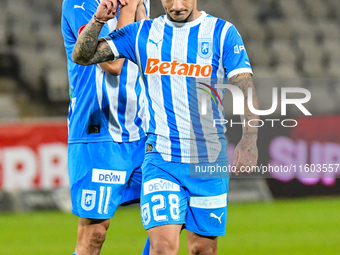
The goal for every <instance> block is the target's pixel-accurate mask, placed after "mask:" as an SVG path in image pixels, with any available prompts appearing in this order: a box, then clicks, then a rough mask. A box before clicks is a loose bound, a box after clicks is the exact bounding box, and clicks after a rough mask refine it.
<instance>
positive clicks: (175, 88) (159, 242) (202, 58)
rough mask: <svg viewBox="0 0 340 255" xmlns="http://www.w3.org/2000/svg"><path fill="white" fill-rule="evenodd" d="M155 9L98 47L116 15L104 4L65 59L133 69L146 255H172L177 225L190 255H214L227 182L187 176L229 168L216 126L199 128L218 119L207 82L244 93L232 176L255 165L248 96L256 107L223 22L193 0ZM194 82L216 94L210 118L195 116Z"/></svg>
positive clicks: (246, 70)
mask: <svg viewBox="0 0 340 255" xmlns="http://www.w3.org/2000/svg"><path fill="white" fill-rule="evenodd" d="M161 1H162V4H163V7H164V9H165V12H166V15H165V16H161V17H159V18H156V19H154V20H142V21H141V22H138V23H133V24H130V25H128V26H126V27H124V28H122V29H120V30H118V31H115V32H113V33H111V34H110V35H109V37H105V38H101V39H99V40H98V36H99V33H100V31H101V29H102V27H103V24H102V23H101V22H103V21H107V20H109V19H111V18H113V17H114V16H115V12H116V10H115V6H116V2H115V0H103V1H102V2H101V4H100V5H99V7H98V9H97V11H96V14H95V15H96V18H92V19H91V20H90V22H89V24H88V25H87V26H86V28H85V29H84V31H83V33H82V34H81V35H80V37H79V38H78V40H77V43H76V45H75V47H74V50H73V60H74V61H75V62H76V63H79V64H81V65H90V64H94V63H100V62H105V61H109V60H113V59H117V58H120V57H125V58H128V59H130V60H131V61H133V62H134V63H136V64H137V65H138V66H139V68H140V70H141V72H140V73H141V76H142V78H143V81H144V84H145V87H146V89H145V90H146V97H147V101H146V109H147V110H146V125H147V128H146V130H147V131H146V132H147V142H146V144H147V145H146V155H145V158H144V162H143V166H142V170H143V185H142V194H141V215H142V220H143V225H144V227H145V229H146V230H147V233H148V236H149V238H150V243H151V247H150V254H152V255H154V254H177V253H178V248H179V235H180V231H181V229H182V227H185V228H186V230H187V242H188V250H189V254H216V253H217V238H218V236H222V235H224V234H225V226H226V216H227V193H228V180H229V179H228V178H221V177H223V176H222V175H221V176H220V177H219V178H190V172H191V169H192V166H197V165H202V166H204V164H205V165H207V164H215V165H216V164H218V167H226V166H227V165H228V161H227V153H226V148H227V146H226V145H227V141H226V138H225V136H224V128H223V127H221V126H216V127H215V126H213V127H211V126H207V125H206V123H207V122H209V121H208V120H209V118H210V120H211V123H212V120H213V118H214V117H216V116H217V117H220V116H224V111H223V107H221V106H220V105H215V104H214V100H215V98H216V97H217V98H218V99H221V98H222V100H223V94H224V91H223V90H222V89H220V88H218V87H217V86H216V87H215V88H214V86H215V85H214V84H212V83H210V85H209V84H207V83H209V80H211V79H212V78H220V79H228V82H229V83H232V84H234V85H235V86H237V87H238V88H239V89H241V90H242V92H243V94H244V95H246V96H245V104H244V113H245V114H244V116H243V118H244V123H248V121H249V120H253V121H254V122H253V125H252V126H250V125H248V124H245V125H244V127H243V135H242V138H241V140H240V142H239V143H238V145H237V146H236V148H235V153H234V158H233V165H234V167H235V168H236V169H237V171H238V173H240V171H241V166H243V167H247V166H249V167H251V166H254V165H256V163H257V157H258V151H257V146H256V141H257V128H256V127H254V126H256V119H257V116H256V115H254V114H253V113H252V112H251V111H250V110H249V108H248V104H247V98H248V97H252V100H253V103H254V106H255V108H256V107H257V104H258V102H257V98H256V94H255V89H254V86H253V83H252V79H251V75H252V69H251V66H250V63H249V60H248V56H247V53H246V51H245V48H244V44H243V41H242V39H241V36H240V34H239V33H238V31H237V30H236V28H235V27H234V26H233V25H232V24H231V23H229V22H227V21H224V20H221V19H218V18H215V17H213V16H211V15H208V14H206V13H205V12H203V11H202V12H199V11H198V10H197V0H161ZM199 78H205V79H206V80H204V81H203V82H201V83H203V84H206V85H207V86H206V88H209V89H210V90H211V91H214V92H216V94H215V95H212V96H213V98H212V99H211V101H210V102H209V101H208V102H207V107H209V109H211V113H212V114H210V115H204V114H200V115H198V114H197V113H198V112H199V113H201V112H200V110H199V109H200V108H199V107H198V103H197V100H196V99H199V98H200V97H201V96H202V94H200V93H201V92H200V91H204V90H206V91H208V90H207V89H206V88H202V89H198V88H199V87H197V86H198V83H199V82H198V79H199ZM248 88H250V89H252V94H250V95H248V94H247V91H248ZM208 92H209V91H208ZM209 93H210V92H209ZM210 94H212V93H210ZM213 99H214V100H213ZM215 101H216V100H215ZM220 101H221V100H220ZM215 177H218V175H217V176H215Z"/></svg>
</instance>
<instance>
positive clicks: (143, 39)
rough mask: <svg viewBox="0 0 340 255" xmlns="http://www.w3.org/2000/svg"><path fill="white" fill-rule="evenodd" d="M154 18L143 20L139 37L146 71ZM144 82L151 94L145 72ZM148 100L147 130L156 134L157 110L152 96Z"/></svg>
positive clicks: (139, 47)
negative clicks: (148, 118) (148, 46)
mask: <svg viewBox="0 0 340 255" xmlns="http://www.w3.org/2000/svg"><path fill="white" fill-rule="evenodd" d="M152 22H153V20H145V21H144V22H143V27H142V28H141V31H140V33H139V36H138V38H137V40H138V50H139V56H140V61H141V63H140V64H141V66H142V68H141V69H142V70H143V71H145V69H146V63H147V60H148V56H147V40H148V38H149V31H150V27H151V24H152ZM141 75H142V78H143V81H144V84H145V93H146V95H150V94H149V83H148V81H147V77H148V76H147V75H145V74H144V73H142V74H141ZM146 100H148V105H149V108H148V109H145V110H146V111H149V115H150V121H149V123H148V125H149V128H148V130H146V133H147V134H154V133H155V131H156V123H155V111H154V110H153V108H152V102H151V100H150V97H149V96H147V97H146Z"/></svg>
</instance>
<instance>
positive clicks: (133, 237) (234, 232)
mask: <svg viewBox="0 0 340 255" xmlns="http://www.w3.org/2000/svg"><path fill="white" fill-rule="evenodd" d="M76 233H77V217H76V216H74V215H72V214H70V213H61V212H32V213H24V214H0V254H1V255H19V254H25V255H72V252H73V250H74V245H75V241H76ZM145 238H146V233H145V231H144V229H143V227H142V224H141V220H140V217H139V208H138V207H136V206H134V207H127V208H119V210H118V211H117V213H116V215H115V217H114V218H113V220H112V223H111V226H110V229H109V231H108V234H107V239H106V242H105V244H104V247H103V251H102V255H110V254H118V255H130V254H131V255H138V254H141V251H142V249H143V246H144V241H145ZM339 238H340V198H318V199H298V200H281V201H274V202H270V203H242V204H237V203H236V204H235V203H234V204H232V203H230V204H229V209H228V223H227V234H226V235H225V236H224V237H221V238H220V239H219V252H218V254H231V255H238V254H245V255H248V254H251V255H257V254H259V255H260V254H261V255H267V254H275V255H277V254H282V255H287V254H289V255H294V254H296V255H301V254H302V255H303V254H308V255H314V254H323V255H324V254H331V255H334V254H340V245H339ZM179 254H187V250H186V240H185V231H183V233H182V236H181V247H180V253H179Z"/></svg>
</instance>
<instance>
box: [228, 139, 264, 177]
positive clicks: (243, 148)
mask: <svg viewBox="0 0 340 255" xmlns="http://www.w3.org/2000/svg"><path fill="white" fill-rule="evenodd" d="M257 159H258V150H257V146H256V141H254V140H253V139H251V138H247V137H244V138H242V139H241V141H240V142H239V143H238V144H237V146H236V148H235V151H234V157H233V166H234V167H235V168H236V172H235V175H239V174H242V173H251V172H252V171H253V170H254V168H253V167H254V166H256V165H257ZM241 166H242V168H241Z"/></svg>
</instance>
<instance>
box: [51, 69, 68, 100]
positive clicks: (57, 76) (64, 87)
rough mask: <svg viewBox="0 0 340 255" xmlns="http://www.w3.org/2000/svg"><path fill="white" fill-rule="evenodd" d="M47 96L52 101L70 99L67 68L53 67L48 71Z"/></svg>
mask: <svg viewBox="0 0 340 255" xmlns="http://www.w3.org/2000/svg"><path fill="white" fill-rule="evenodd" d="M46 82H47V96H48V98H49V99H50V101H53V102H57V101H65V100H68V98H69V94H68V78H67V70H66V68H53V69H49V70H48V71H47V72H46Z"/></svg>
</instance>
